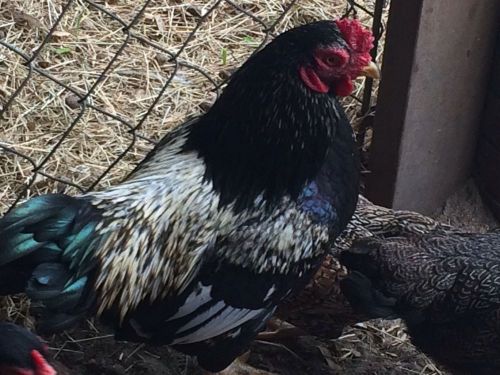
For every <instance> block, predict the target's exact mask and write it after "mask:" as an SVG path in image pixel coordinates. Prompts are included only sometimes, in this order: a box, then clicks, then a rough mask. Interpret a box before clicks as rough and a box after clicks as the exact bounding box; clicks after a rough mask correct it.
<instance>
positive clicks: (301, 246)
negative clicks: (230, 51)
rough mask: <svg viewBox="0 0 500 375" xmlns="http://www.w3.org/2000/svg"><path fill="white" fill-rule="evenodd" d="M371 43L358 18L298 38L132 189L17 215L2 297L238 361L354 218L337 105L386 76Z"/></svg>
mask: <svg viewBox="0 0 500 375" xmlns="http://www.w3.org/2000/svg"><path fill="white" fill-rule="evenodd" d="M372 42H373V36H372V34H371V33H370V32H369V31H368V30H367V29H365V28H364V27H363V26H362V25H361V24H360V23H359V22H358V21H356V20H348V19H343V20H339V21H320V22H316V23H311V24H307V25H303V26H300V27H297V28H294V29H291V30H289V31H287V32H285V33H283V34H281V35H280V36H278V37H277V38H276V39H274V41H272V42H271V43H269V44H268V45H267V46H266V47H265V48H264V49H263V50H261V51H259V52H258V53H257V54H255V55H254V56H252V57H251V58H250V59H249V60H248V61H246V62H245V64H243V66H242V67H241V68H240V69H239V70H238V71H237V72H236V73H235V74H234V75H233V76H232V78H231V80H230V81H229V83H228V85H227V87H226V88H225V90H224V92H223V93H222V95H221V97H220V98H219V99H218V100H217V101H216V102H215V103H214V105H213V106H212V108H210V109H209V110H208V112H207V113H206V114H204V115H203V116H201V117H199V118H197V119H194V120H191V121H188V122H187V123H185V124H183V125H181V126H179V127H178V128H176V129H175V130H173V131H172V132H170V133H169V134H168V135H166V136H165V137H164V138H163V139H162V140H161V141H160V142H159V144H158V145H157V147H156V148H155V149H153V151H151V152H150V153H149V154H148V155H147V156H146V158H145V159H144V161H143V162H142V163H140V164H139V165H138V166H137V168H136V169H135V170H134V171H133V172H132V174H131V175H130V176H129V177H128V178H127V179H126V180H125V181H124V182H123V183H121V184H119V185H117V186H114V187H110V188H108V189H106V190H103V191H98V192H91V193H87V194H84V195H81V196H77V197H72V196H67V195H64V194H52V195H45V196H40V197H35V198H33V199H30V200H28V201H27V202H25V203H23V204H22V205H20V206H19V207H16V208H15V209H13V210H12V211H11V212H9V213H8V214H6V215H5V216H4V217H3V218H2V219H1V220H0V293H3V294H10V293H16V292H22V291H24V292H26V293H27V294H28V296H29V297H31V299H32V300H34V301H36V302H38V303H39V304H41V305H42V310H43V313H42V314H41V316H40V317H39V326H38V328H39V329H40V330H41V331H45V332H55V331H59V330H63V329H66V328H68V327H71V326H73V325H74V324H75V323H76V322H78V321H79V320H81V319H82V318H84V317H85V316H88V315H91V314H97V315H98V316H100V317H101V318H102V320H103V321H104V322H107V323H108V324H111V325H112V326H113V328H114V329H115V332H116V337H117V338H118V339H123V340H128V341H133V342H146V343H150V344H155V345H172V346H173V347H174V348H176V349H178V350H180V351H181V352H184V353H187V354H191V355H195V356H196V357H197V359H198V362H199V364H200V365H201V367H202V368H204V369H205V370H208V371H213V372H216V371H220V370H222V369H224V368H225V367H227V366H228V365H229V364H230V363H231V362H232V361H233V360H234V359H235V358H236V357H237V356H239V355H241V354H242V353H243V352H245V351H246V350H247V348H248V347H249V344H250V342H251V341H252V339H253V338H254V337H255V336H256V334H257V333H258V332H259V331H260V330H261V329H262V328H263V327H264V326H265V323H266V321H267V320H268V319H269V318H270V317H271V315H272V314H273V312H274V310H275V308H276V306H277V305H278V304H279V302H280V301H281V300H282V299H284V298H285V297H286V296H288V295H290V294H293V293H295V292H296V291H298V290H300V289H301V288H302V287H303V286H305V285H306V284H307V282H308V280H309V279H310V278H311V277H312V275H313V274H314V272H315V271H316V269H317V268H318V267H319V265H320V264H321V261H322V259H323V258H324V256H325V255H326V253H327V251H328V249H329V247H330V246H331V244H332V243H333V241H334V240H335V238H336V237H337V236H338V235H339V234H340V232H342V230H343V229H344V228H345V227H346V225H347V223H348V222H349V219H350V217H351V215H352V214H353V212H354V209H355V207H356V201H357V195H358V182H359V172H358V170H359V166H358V157H357V152H356V146H355V141H354V138H353V132H352V129H351V126H350V124H349V121H348V120H347V118H346V116H345V114H344V112H343V110H342V107H341V106H340V104H339V103H338V101H337V100H336V96H344V95H348V94H350V93H351V91H352V89H353V82H352V81H353V79H354V78H356V77H358V76H360V75H370V76H377V70H376V67H375V65H374V64H373V63H372V62H371V58H370V55H369V51H370V49H371V48H372V47H373V44H372Z"/></svg>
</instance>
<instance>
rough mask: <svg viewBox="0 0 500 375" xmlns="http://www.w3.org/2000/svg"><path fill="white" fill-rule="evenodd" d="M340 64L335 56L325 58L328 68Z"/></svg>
mask: <svg viewBox="0 0 500 375" xmlns="http://www.w3.org/2000/svg"><path fill="white" fill-rule="evenodd" d="M339 62H340V59H339V58H338V57H337V56H328V57H327V58H326V63H327V64H328V65H330V66H336V65H338V64H339Z"/></svg>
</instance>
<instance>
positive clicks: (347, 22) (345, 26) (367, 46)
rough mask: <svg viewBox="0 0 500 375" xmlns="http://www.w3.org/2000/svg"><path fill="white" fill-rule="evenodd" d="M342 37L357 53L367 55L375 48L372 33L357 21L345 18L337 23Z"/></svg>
mask: <svg viewBox="0 0 500 375" xmlns="http://www.w3.org/2000/svg"><path fill="white" fill-rule="evenodd" d="M335 23H336V24H337V27H338V28H339V30H340V32H341V33H342V36H343V37H344V39H345V41H346V42H347V43H348V44H349V46H350V47H351V48H352V49H353V50H354V51H356V52H359V53H367V52H370V50H371V49H372V48H373V41H374V40H375V38H374V37H373V34H372V32H371V31H370V30H369V29H368V28H366V27H364V26H363V25H362V24H361V22H359V21H358V20H355V19H349V18H343V19H340V20H337V21H335Z"/></svg>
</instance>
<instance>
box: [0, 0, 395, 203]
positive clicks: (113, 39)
mask: <svg viewBox="0 0 500 375" xmlns="http://www.w3.org/2000/svg"><path fill="white" fill-rule="evenodd" d="M204 3H207V2H201V3H196V2H189V1H181V0H179V1H175V0H171V1H167V0H163V1H154V0H146V1H135V2H132V1H127V0H124V1H119V0H108V1H98V0H95V1H91V0H64V1H63V0H61V1H57V0H48V1H47V2H46V3H45V2H43V3H42V2H38V3H35V4H34V3H33V2H30V1H28V0H26V1H24V0H19V1H9V0H7V1H3V2H2V0H0V212H1V211H6V210H8V209H10V208H12V207H13V206H15V205H16V204H17V203H18V202H19V201H21V200H23V199H25V198H26V197H29V196H31V195H33V194H40V193H45V192H56V191H57V192H63V191H64V192H68V193H77V192H86V191H88V190H92V189H96V188H99V187H101V186H105V185H109V184H111V183H115V182H117V181H118V180H120V179H121V178H123V177H124V176H125V175H126V173H127V171H129V170H130V169H131V168H132V167H133V165H134V164H135V163H136V162H137V161H139V160H140V159H141V158H142V157H143V156H144V155H145V153H147V151H148V150H149V149H150V148H151V147H152V145H154V143H155V141H157V140H158V139H159V138H161V136H163V134H164V133H165V131H166V130H167V129H168V128H169V127H170V126H174V123H180V122H182V120H184V119H185V118H186V116H192V115H196V114H199V113H201V112H203V111H204V110H206V109H207V108H208V107H209V106H210V105H211V103H212V102H213V100H215V98H216V97H217V95H218V94H219V92H220V90H221V88H222V87H223V85H224V83H225V82H226V80H227V79H228V77H229V76H230V74H231V72H232V71H234V69H235V68H236V67H237V66H239V65H240V64H241V63H242V62H243V61H244V59H245V58H247V57H248V56H249V55H250V54H252V53H255V51H257V50H259V48H261V47H262V46H263V45H265V44H266V43H267V42H268V41H269V40H270V39H272V38H273V37H274V36H275V35H276V34H277V33H278V32H281V31H283V30H285V29H287V28H290V27H291V26H293V25H294V24H298V23H303V22H308V21H312V20H313V19H315V18H316V19H320V18H325V17H326V16H329V17H335V16H353V17H357V18H360V19H361V21H363V22H364V23H365V24H367V25H371V26H372V28H373V31H374V34H375V37H376V47H377V48H375V49H374V51H373V57H374V58H376V59H378V60H380V50H381V48H380V43H379V41H380V40H381V37H382V35H383V24H384V16H385V15H386V13H387V9H388V3H387V0H376V1H371V0H366V1H361V0H357V1H351V0H349V1H343V0H342V1H340V0H339V1H337V4H336V5H331V2H326V1H325V2H324V4H326V5H325V6H324V8H323V9H322V7H321V6H320V5H321V4H322V2H321V1H316V0H290V1H287V2H284V1H278V0H267V1H245V0H243V1H233V0H217V1H210V2H208V4H204ZM328 4H329V5H328ZM207 67H208V68H207ZM373 91H374V89H373V83H372V81H371V80H366V81H365V82H364V85H363V86H361V85H360V87H359V88H358V89H357V91H356V92H355V95H353V97H351V98H348V100H345V102H344V105H345V106H346V107H347V112H348V113H349V114H350V115H351V117H352V118H355V119H358V120H360V119H361V120H360V121H356V122H357V123H359V124H361V125H360V126H358V127H357V129H356V130H357V132H358V135H359V140H360V145H362V143H363V140H364V139H365V131H366V127H367V126H369V125H367V124H369V118H370V117H371V116H372V115H373V102H374V100H373Z"/></svg>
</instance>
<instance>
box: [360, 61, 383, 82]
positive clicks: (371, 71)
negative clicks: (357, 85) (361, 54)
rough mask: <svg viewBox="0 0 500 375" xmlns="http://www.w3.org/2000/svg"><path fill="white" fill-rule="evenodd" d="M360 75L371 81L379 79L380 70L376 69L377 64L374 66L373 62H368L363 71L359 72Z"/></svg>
mask: <svg viewBox="0 0 500 375" xmlns="http://www.w3.org/2000/svg"><path fill="white" fill-rule="evenodd" d="M361 75H362V76H365V77H370V78H373V79H380V69H379V68H378V66H377V64H375V63H374V62H373V61H370V63H369V64H368V65H367V66H365V67H364V68H363V70H361Z"/></svg>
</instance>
